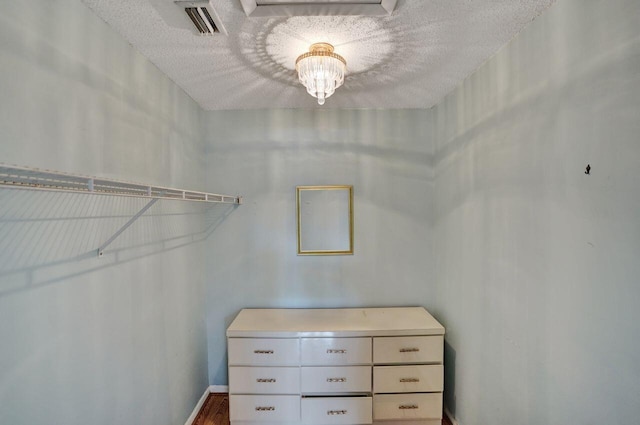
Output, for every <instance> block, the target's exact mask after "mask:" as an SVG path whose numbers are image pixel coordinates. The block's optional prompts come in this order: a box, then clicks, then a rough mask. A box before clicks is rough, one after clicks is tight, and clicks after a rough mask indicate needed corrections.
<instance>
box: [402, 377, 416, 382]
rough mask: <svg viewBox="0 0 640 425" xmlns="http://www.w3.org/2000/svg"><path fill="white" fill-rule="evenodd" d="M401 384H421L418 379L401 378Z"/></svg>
mask: <svg viewBox="0 0 640 425" xmlns="http://www.w3.org/2000/svg"><path fill="white" fill-rule="evenodd" d="M400 382H420V380H419V379H418V378H400Z"/></svg>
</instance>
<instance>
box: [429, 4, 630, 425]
mask: <svg viewBox="0 0 640 425" xmlns="http://www.w3.org/2000/svg"><path fill="white" fill-rule="evenodd" d="M432 112H433V121H434V137H435V152H434V155H435V164H436V176H437V178H436V189H435V193H436V197H435V204H436V208H435V235H436V247H435V255H436V262H435V263H436V269H437V279H436V282H437V300H436V301H435V302H434V303H433V305H434V306H435V308H434V309H433V313H434V315H435V316H436V317H438V319H440V320H441V321H442V322H443V324H444V326H445V327H446V329H447V337H446V340H447V349H446V359H445V361H446V364H445V370H446V375H447V377H446V397H445V398H446V403H447V405H448V406H449V408H450V409H451V410H452V411H454V412H455V415H456V417H457V418H458V419H459V421H460V423H461V424H464V425H485V424H495V425H502V424H509V425H514V424H605V423H607V424H630V423H638V418H639V417H640V404H639V403H638V394H640V366H639V365H640V339H639V336H640V309H639V308H638V300H639V299H640V285H639V276H640V262H639V261H638V258H640V139H639V137H640V119H639V118H640V3H639V2H637V1H635V0H616V1H580V0H559V1H558V2H557V3H556V4H555V5H554V6H552V7H551V8H550V9H549V10H548V11H547V12H545V13H544V14H543V15H542V16H541V17H540V18H538V19H536V20H535V21H534V22H533V23H532V24H531V25H530V26H529V27H527V28H526V29H525V30H524V31H523V32H522V33H521V34H520V35H519V36H518V37H516V38H515V39H514V40H513V41H512V42H511V43H509V44H508V45H507V46H506V47H505V48H503V49H502V50H501V51H500V52H499V53H498V54H497V55H496V56H495V57H494V58H492V59H491V60H489V61H488V62H487V63H486V64H484V65H483V66H482V67H481V68H480V69H479V70H478V71H477V72H476V73H475V74H474V75H472V76H471V77H470V78H468V79H467V80H465V82H464V83H463V84H462V85H461V86H460V87H459V88H458V89H457V90H456V91H455V92H453V93H452V94H451V95H450V96H448V97H447V98H446V99H445V100H444V101H443V102H442V103H441V104H440V105H438V106H437V107H436V108H435V109H434V110H433V111H432ZM588 163H589V164H591V167H592V170H591V175H589V176H588V175H585V174H584V169H585V167H586V165H587V164H588Z"/></svg>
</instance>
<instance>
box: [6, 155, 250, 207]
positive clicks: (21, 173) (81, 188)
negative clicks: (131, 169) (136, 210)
mask: <svg viewBox="0 0 640 425" xmlns="http://www.w3.org/2000/svg"><path fill="white" fill-rule="evenodd" d="M0 188H9V189H31V190H42V191H54V192H67V193H88V194H92V195H111V196H131V197H138V198H147V199H171V200H177V201H192V202H208V203H222V204H238V205H239V204H241V203H242V197H241V196H234V195H220V194H217V193H207V192H198V191H193V190H184V189H175V188H170V187H162V186H151V185H144V184H138V183H131V182H125V181H120V180H113V179H105V178H100V177H91V176H85V175H80V174H71V173H63V172H60V171H52V170H41V169H38V168H30V167H20V166H15V165H8V164H2V163H0Z"/></svg>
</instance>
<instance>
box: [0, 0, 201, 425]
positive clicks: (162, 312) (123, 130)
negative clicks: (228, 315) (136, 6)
mask: <svg viewBox="0 0 640 425" xmlns="http://www.w3.org/2000/svg"><path fill="white" fill-rule="evenodd" d="M0 76H1V78H0V93H1V94H2V96H1V98H0V161H1V162H7V163H15V164H20V165H28V166H34V167H42V168H50V169H57V170H63V171H69V172H77V173H86V174H92V175H99V176H105V177H113V178H119V179H124V180H132V181H139V182H148V183H152V184H161V185H172V186H178V187H188V188H194V189H197V188H200V189H202V188H204V186H205V182H204V174H205V167H204V165H205V164H204V158H203V155H202V154H203V152H204V147H203V144H202V132H201V127H200V124H201V121H200V109H199V107H198V106H197V105H196V104H195V103H194V102H193V101H192V100H191V99H190V98H189V97H188V96H186V95H185V94H184V93H183V92H182V91H181V90H180V89H179V88H178V87H177V86H175V84H173V83H172V82H171V81H170V80H169V79H168V78H167V77H165V76H164V75H162V74H161V73H160V72H159V71H158V70H157V69H156V68H155V67H154V66H153V65H152V64H151V63H149V62H148V61H147V60H146V59H144V58H143V57H142V56H140V55H139V54H137V53H136V52H135V51H134V50H133V49H132V48H131V46H130V45H129V44H128V43H126V42H125V41H124V40H123V39H122V38H121V37H120V36H118V35H117V34H115V33H114V32H113V31H112V30H111V29H110V28H109V27H108V26H107V25H106V24H105V23H104V22H102V21H101V20H100V19H99V18H97V17H96V16H95V15H94V14H93V13H92V12H91V11H90V10H88V9H87V8H86V7H85V6H83V5H82V4H81V3H80V2H79V1H71V0H69V1H62V0H56V1H49V0H38V1H30V2H3V4H2V13H0ZM144 203H145V202H144V201H143V200H136V199H128V198H111V197H99V196H80V195H76V194H53V193H42V192H29V191H17V190H8V189H0V423H2V424H11V425H20V424H28V425H32V424H45V423H46V424H57V425H73V424H86V423H87V422H88V421H89V422H91V423H92V424H104V425H112V424H154V425H159V424H167V425H169V424H171V425H175V424H180V423H184V421H185V420H186V418H187V417H188V416H189V413H190V412H191V410H192V409H193V407H194V406H195V404H196V402H197V401H198V399H199V398H200V396H201V395H202V392H203V391H204V389H205V388H206V387H207V385H208V382H207V357H206V342H205V341H206V333H205V323H204V308H205V305H204V285H203V283H204V274H203V263H204V258H203V256H202V246H203V244H202V243H199V242H198V240H201V239H202V237H203V233H202V232H203V230H204V225H205V221H206V219H207V216H205V214H204V212H203V210H202V209H201V208H200V207H195V206H192V205H186V204H182V203H180V204H176V203H173V204H172V203H169V202H161V203H159V204H156V205H155V206H154V207H153V208H152V209H151V210H150V211H149V212H148V213H147V215H146V216H145V217H144V218H142V219H140V221H138V222H136V224H134V226H132V227H131V228H130V229H129V230H128V231H127V232H125V233H124V234H123V235H122V236H121V238H120V239H118V240H117V241H116V242H115V243H114V245H112V246H111V247H110V248H109V249H108V250H107V251H106V252H105V257H104V258H103V259H100V260H99V259H97V257H96V255H95V249H96V248H97V247H98V246H99V245H100V244H101V243H102V242H104V241H105V240H106V239H107V238H108V237H110V236H111V234H113V233H114V232H115V231H116V230H117V229H118V228H119V226H121V225H122V224H124V223H125V222H126V221H127V220H128V219H129V217H131V215H132V214H135V212H137V211H138V210H139V209H140V208H141V207H142V206H143V205H144Z"/></svg>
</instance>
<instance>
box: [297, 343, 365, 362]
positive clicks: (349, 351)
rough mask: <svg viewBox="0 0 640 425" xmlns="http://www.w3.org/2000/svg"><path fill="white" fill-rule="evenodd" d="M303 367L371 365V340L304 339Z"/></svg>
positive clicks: (302, 349) (302, 345) (302, 351)
mask: <svg viewBox="0 0 640 425" xmlns="http://www.w3.org/2000/svg"><path fill="white" fill-rule="evenodd" d="M301 360H302V365H303V366H313V365H318V366H324V365H352V364H371V338H303V339H302V341H301Z"/></svg>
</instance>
